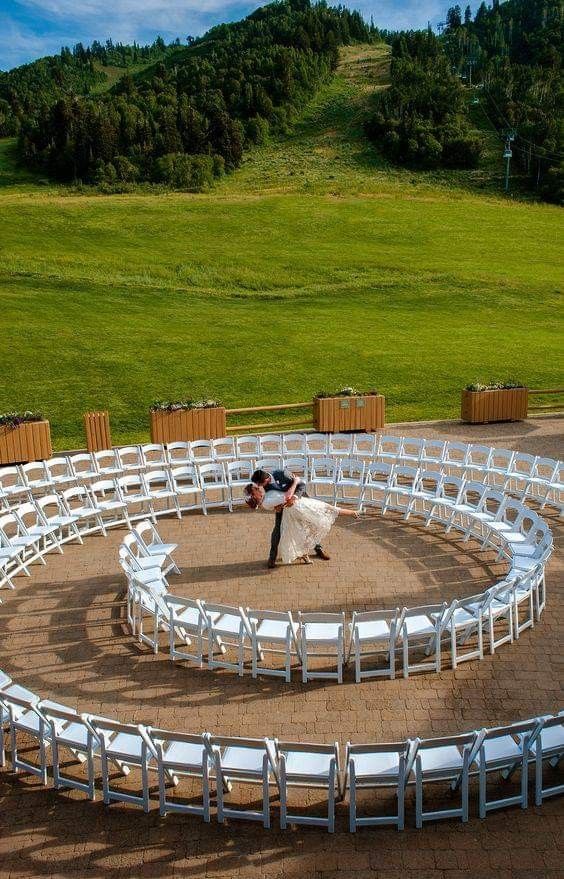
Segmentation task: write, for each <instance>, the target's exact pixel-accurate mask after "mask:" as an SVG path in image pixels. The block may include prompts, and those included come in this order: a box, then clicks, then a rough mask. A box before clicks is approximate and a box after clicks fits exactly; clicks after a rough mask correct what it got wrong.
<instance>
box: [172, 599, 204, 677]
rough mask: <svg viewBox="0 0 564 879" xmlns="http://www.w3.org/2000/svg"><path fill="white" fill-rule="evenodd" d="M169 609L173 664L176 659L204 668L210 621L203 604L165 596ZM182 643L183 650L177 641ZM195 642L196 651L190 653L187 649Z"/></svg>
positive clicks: (194, 600) (196, 600)
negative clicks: (186, 660) (205, 639)
mask: <svg viewBox="0 0 564 879" xmlns="http://www.w3.org/2000/svg"><path fill="white" fill-rule="evenodd" d="M163 599H164V602H165V604H166V606H167V608H168V612H169V617H168V626H169V653H170V658H171V660H172V662H174V661H175V660H176V659H188V660H189V661H190V662H196V663H197V664H198V666H199V668H202V665H203V659H204V638H207V635H208V621H207V618H206V615H205V612H204V608H203V606H202V603H201V602H200V601H199V600H198V599H197V598H181V597H179V596H176V595H168V594H167V595H164V596H163ZM179 639H180V640H181V641H182V649H180V648H179V647H177V643H176V642H177V641H178V640H179ZM193 641H194V642H195V645H196V646H195V651H196V652H188V650H187V649H186V647H188V646H190V645H191V644H192V642H193Z"/></svg>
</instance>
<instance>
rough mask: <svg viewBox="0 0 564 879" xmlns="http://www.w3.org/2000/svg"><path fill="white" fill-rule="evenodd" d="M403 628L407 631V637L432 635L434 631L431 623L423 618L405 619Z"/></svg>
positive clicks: (426, 618)
mask: <svg viewBox="0 0 564 879" xmlns="http://www.w3.org/2000/svg"><path fill="white" fill-rule="evenodd" d="M403 626H404V629H406V630H407V635H408V637H409V636H411V635H427V634H428V635H432V634H433V632H434V631H435V626H434V624H433V622H432V621H431V620H430V619H429V618H428V617H425V616H413V617H406V619H405V621H404V624H403Z"/></svg>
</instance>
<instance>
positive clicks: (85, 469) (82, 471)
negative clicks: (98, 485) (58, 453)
mask: <svg viewBox="0 0 564 879" xmlns="http://www.w3.org/2000/svg"><path fill="white" fill-rule="evenodd" d="M69 464H70V466H71V470H72V472H73V474H74V476H75V479H76V481H77V483H84V482H89V481H90V480H91V479H99V477H100V473H99V471H98V468H97V467H96V461H95V460H94V457H93V455H92V454H91V453H86V452H80V453H79V454H78V455H71V457H70V458H69Z"/></svg>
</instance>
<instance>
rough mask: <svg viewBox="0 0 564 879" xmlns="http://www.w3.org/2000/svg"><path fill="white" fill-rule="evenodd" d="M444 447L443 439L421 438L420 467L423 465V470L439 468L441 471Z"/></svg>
mask: <svg viewBox="0 0 564 879" xmlns="http://www.w3.org/2000/svg"><path fill="white" fill-rule="evenodd" d="M445 449H446V442H445V440H433V439H426V440H423V448H422V449H421V459H420V464H421V467H423V469H424V470H435V469H440V470H441V472H442V464H443V460H444V455H445Z"/></svg>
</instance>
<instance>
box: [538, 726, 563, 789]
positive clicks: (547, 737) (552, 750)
mask: <svg viewBox="0 0 564 879" xmlns="http://www.w3.org/2000/svg"><path fill="white" fill-rule="evenodd" d="M532 748H533V751H534V754H535V805H537V806H542V803H543V800H545V799H546V798H547V797H554V796H556V795H558V794H563V793H564V781H563V780H562V778H561V777H560V779H559V780H558V779H556V778H554V777H552V778H551V779H550V782H548V783H547V784H545V782H544V780H543V764H545V763H546V762H548V764H549V768H548V770H547V771H548V772H551V770H552V771H553V772H554V771H555V770H558V765H559V763H560V761H561V760H562V758H563V757H564V713H562V712H560V714H556V715H554V716H553V717H544V718H542V726H541V729H540V733H539V735H538V736H537V738H536V740H535V742H534V743H533V746H532ZM555 782H556V783H555Z"/></svg>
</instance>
